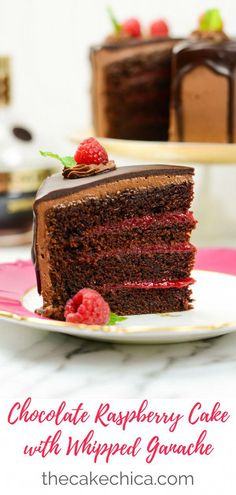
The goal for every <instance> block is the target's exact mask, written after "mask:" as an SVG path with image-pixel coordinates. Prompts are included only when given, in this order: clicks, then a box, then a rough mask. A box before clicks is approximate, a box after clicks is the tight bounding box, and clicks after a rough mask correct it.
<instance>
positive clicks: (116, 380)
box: [0, 247, 236, 398]
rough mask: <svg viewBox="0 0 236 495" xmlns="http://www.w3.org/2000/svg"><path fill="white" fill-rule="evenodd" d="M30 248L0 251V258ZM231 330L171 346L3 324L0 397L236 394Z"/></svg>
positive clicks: (235, 337) (25, 254)
mask: <svg viewBox="0 0 236 495" xmlns="http://www.w3.org/2000/svg"><path fill="white" fill-rule="evenodd" d="M28 258H29V248H28V247H21V248H1V249H0V261H1V262H4V261H15V260H16V259H28ZM235 382H236V333H235V334H231V335H226V336H224V337H219V338H215V339H209V340H205V341H198V342H195V343H186V344H175V345H149V346H144V345H141V346H138V345H118V344H107V343H97V342H95V341H94V342H92V341H86V340H82V339H78V338H74V337H70V336H66V335H62V334H53V333H50V332H45V331H41V330H35V329H33V328H32V329H31V328H26V327H21V326H17V325H15V324H14V323H5V322H3V321H0V397H16V396H17V397H19V396H22V397H23V396H26V395H33V396H34V397H44V398H69V397H71V398H73V397H79V396H82V397H91V398H92V397H95V398H101V397H102V398H114V397H120V398H132V397H135V398H143V397H148V398H151V397H174V398H177V397H181V398H184V397H196V396H199V397H203V396H209V395H214V396H215V397H216V396H219V397H220V396H222V395H225V394H226V395H234V394H235Z"/></svg>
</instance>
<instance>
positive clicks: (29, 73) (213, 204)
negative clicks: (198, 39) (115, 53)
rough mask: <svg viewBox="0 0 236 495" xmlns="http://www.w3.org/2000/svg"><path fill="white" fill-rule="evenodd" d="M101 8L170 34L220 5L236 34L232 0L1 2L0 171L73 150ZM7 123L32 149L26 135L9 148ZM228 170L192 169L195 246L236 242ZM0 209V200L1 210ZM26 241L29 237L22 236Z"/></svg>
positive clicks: (86, 109) (86, 117)
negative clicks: (5, 81) (163, 26)
mask: <svg viewBox="0 0 236 495" xmlns="http://www.w3.org/2000/svg"><path fill="white" fill-rule="evenodd" d="M108 5H111V6H112V8H113V9H114V12H115V13H116V15H117V17H118V18H119V19H121V20H123V19H125V18H127V17H130V16H137V17H138V18H140V20H141V21H142V23H143V24H144V25H145V24H146V25H147V26H148V24H149V23H150V21H151V20H153V19H155V18H159V17H162V18H165V19H167V21H168V22H169V24H170V27H171V34H173V35H176V36H186V35H188V34H189V33H190V32H191V31H192V30H193V29H195V27H196V24H197V20H198V18H199V15H200V14H201V13H202V12H203V11H204V10H206V9H207V8H208V7H209V8H212V7H219V8H220V10H221V13H222V16H223V18H224V21H225V30H226V32H227V33H228V34H229V35H232V36H236V24H235V18H236V2H235V1H233V0H218V1H217V0H215V1H214V2H213V1H212V0H204V1H200V0H178V1H176V0H165V2H161V1H158V0H145V1H144V0H96V1H95V0H86V1H82V0H0V57H9V61H8V62H7V64H10V94H9V101H8V104H7V105H4V106H0V172H1V169H2V171H4V172H6V171H7V170H6V167H14V166H15V164H16V163H17V162H19V163H20V162H22V157H23V160H24V159H25V161H26V162H27V164H28V163H29V161H30V166H31V167H32V169H33V167H34V166H35V167H37V163H38V162H39V160H42V159H40V157H38V152H37V150H38V149H40V148H42V147H43V148H44V149H45V148H49V149H50V150H53V151H57V152H60V151H61V150H62V149H63V150H65V151H66V153H67V154H72V153H73V150H74V146H73V145H72V144H71V143H70V142H69V139H68V137H69V136H70V135H71V134H73V133H75V132H77V131H80V130H81V129H82V130H84V129H87V128H89V126H91V111H90V65H89V47H90V46H91V45H92V44H96V43H99V42H101V41H102V40H103V39H104V37H105V36H106V35H107V34H109V33H110V32H111V24H110V20H109V18H108V15H107V12H106V7H107V6H108ZM0 73H1V67H0ZM9 125H10V126H11V127H16V128H18V127H24V128H27V129H28V130H29V131H30V133H31V134H32V136H33V137H34V140H33V141H32V142H31V141H30V143H31V144H32V143H33V145H32V146H31V144H30V145H29V146H28V148H27V144H26V143H27V139H25V140H24V143H23V144H22V143H21V145H19V147H18V151H19V155H21V156H19V155H18V154H17V153H18V151H17V149H13V148H14V146H15V144H14V143H15V140H14V138H13V139H12V136H11V138H10V136H9V133H8V127H9ZM25 137H26V136H25ZM30 146H31V148H30ZM14 150H15V151H14ZM33 156H35V159H33V158H32V157H33ZM133 161H134V160H133ZM124 162H125V159H124V157H123V163H124ZM127 162H129V163H130V162H131V160H130V159H129V160H128V159H127ZM235 163H236V157H235ZM235 169H236V166H234V165H224V166H223V165H222V167H221V166H219V165H217V166H216V167H214V166H211V168H210V170H209V167H208V170H206V168H205V169H204V167H200V168H199V169H197V184H196V203H195V208H196V210H197V213H196V214H197V216H198V218H199V217H200V218H199V220H200V219H202V221H200V222H199V229H198V233H197V234H196V236H197V237H196V239H197V242H198V243H199V245H219V244H220V245H236V234H235V232H236V213H235V210H236V209H235V184H236V172H235ZM52 171H53V170H52ZM42 179H43V174H41V175H40V176H37V180H36V179H35V184H36V182H38V181H40V180H42ZM229 179H230V180H229ZM16 180H17V181H18V180H19V179H16ZM33 189H34V187H33V185H32V186H29V190H28V191H25V193H24V194H25V195H24V196H23V197H22V198H21V200H22V201H24V202H23V203H22V204H25V205H26V203H27V200H28V201H31V202H32V197H33V193H34V192H35V191H34V190H33ZM15 191H16V189H15ZM13 193H14V191H13ZM0 194H1V191H0ZM15 194H16V193H15ZM13 199H14V194H13ZM25 201H26V202H25ZM4 208H5V206H4V205H3V204H2V206H1V201H0V213H1V211H2V212H3V210H4ZM12 208H13V210H14V204H13V206H12ZM19 221H20V220H19ZM18 223H19V222H18ZM1 234H3V230H2V232H1ZM11 239H12V241H11V240H10V242H12V243H14V240H13V237H12V238H11ZM26 241H29V237H28V238H27V239H24V238H23V237H22V242H26ZM7 242H8V243H9V239H8V240H7ZM0 244H1V242H0Z"/></svg>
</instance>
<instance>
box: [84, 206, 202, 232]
mask: <svg viewBox="0 0 236 495" xmlns="http://www.w3.org/2000/svg"><path fill="white" fill-rule="evenodd" d="M185 223H186V224H187V223H191V225H192V226H193V227H195V225H196V223H197V221H196V220H195V218H194V216H193V213H192V212H190V211H188V212H178V211H172V212H167V213H159V214H156V215H144V216H142V217H136V218H127V219H125V220H122V221H121V222H117V223H115V224H106V225H99V226H97V227H94V228H92V229H91V231H92V232H93V233H96V234H103V233H108V232H114V231H117V230H132V229H138V228H142V229H144V230H145V229H147V228H148V227H150V226H152V225H155V224H158V225H160V226H164V227H166V226H169V225H172V224H185Z"/></svg>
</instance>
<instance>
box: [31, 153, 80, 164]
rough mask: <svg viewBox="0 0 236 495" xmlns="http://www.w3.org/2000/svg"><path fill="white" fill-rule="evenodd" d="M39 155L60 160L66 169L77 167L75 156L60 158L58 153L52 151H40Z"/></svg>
mask: <svg viewBox="0 0 236 495" xmlns="http://www.w3.org/2000/svg"><path fill="white" fill-rule="evenodd" d="M39 153H40V155H42V156H49V157H50V158H55V160H59V161H60V162H61V163H62V165H64V167H66V168H72V167H74V165H76V161H75V159H74V157H73V156H60V155H58V154H57V153H52V152H51V151H40V152H39Z"/></svg>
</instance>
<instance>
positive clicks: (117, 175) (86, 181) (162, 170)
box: [36, 165, 194, 203]
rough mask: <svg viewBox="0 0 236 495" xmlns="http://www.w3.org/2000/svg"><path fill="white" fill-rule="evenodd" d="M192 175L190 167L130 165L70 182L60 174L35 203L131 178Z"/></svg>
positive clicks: (45, 185) (44, 187) (45, 184)
mask: <svg viewBox="0 0 236 495" xmlns="http://www.w3.org/2000/svg"><path fill="white" fill-rule="evenodd" d="M193 173H194V169H193V168H192V167H185V166H178V165H132V166H129V167H118V168H116V169H113V170H110V171H108V172H107V173H104V174H98V175H92V176H88V177H81V178H79V179H74V180H72V181H70V180H64V179H63V177H62V175H61V174H54V175H52V176H50V177H48V178H47V179H46V180H45V181H44V182H43V184H42V186H41V188H40V189H39V190H38V193H37V195H36V203H37V202H39V201H48V200H49V199H54V198H60V197H63V196H67V195H69V194H72V193H74V192H77V191H80V190H83V189H89V188H91V187H96V186H99V185H101V184H105V183H106V184H108V183H110V182H117V181H119V180H123V179H129V178H132V177H147V176H150V175H154V176H155V175H159V176H160V175H170V176H179V175H187V176H189V175H190V176H191V175H193Z"/></svg>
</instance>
